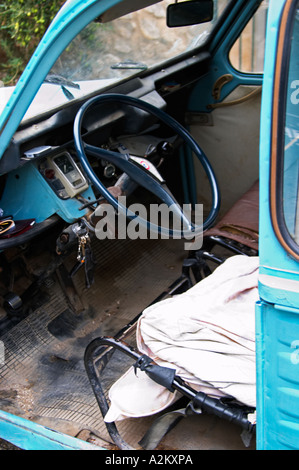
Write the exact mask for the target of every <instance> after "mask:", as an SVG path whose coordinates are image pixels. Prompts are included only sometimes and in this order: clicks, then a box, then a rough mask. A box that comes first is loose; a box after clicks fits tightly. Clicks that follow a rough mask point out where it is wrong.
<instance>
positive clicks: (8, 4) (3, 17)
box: [0, 0, 65, 84]
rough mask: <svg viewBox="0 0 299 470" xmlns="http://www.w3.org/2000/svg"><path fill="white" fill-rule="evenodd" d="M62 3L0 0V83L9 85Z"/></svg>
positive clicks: (58, 0)
mask: <svg viewBox="0 0 299 470" xmlns="http://www.w3.org/2000/svg"><path fill="white" fill-rule="evenodd" d="M64 2H65V0H0V80H2V81H3V82H4V83H5V84H13V83H14V81H15V80H16V79H17V78H18V77H19V76H20V74H21V72H22V71H23V69H24V66H25V65H26V63H27V62H28V60H29V58H30V57H31V55H32V53H33V51H34V49H35V48H36V46H37V45H38V43H39V41H40V39H41V38H42V36H43V34H44V33H45V31H46V29H47V28H48V26H49V24H50V23H51V21H52V19H53V18H54V16H55V15H56V13H57V12H58V10H59V9H60V8H61V6H62V5H63V3H64Z"/></svg>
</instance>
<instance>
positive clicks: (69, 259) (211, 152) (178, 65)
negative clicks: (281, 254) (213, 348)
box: [0, 1, 267, 450]
mask: <svg viewBox="0 0 299 470" xmlns="http://www.w3.org/2000/svg"><path fill="white" fill-rule="evenodd" d="M123 3H124V4H126V2H123ZM131 3H134V2H131ZM135 3H136V2H135ZM137 3H138V2H137ZM143 3H144V8H145V11H146V14H154V15H156V17H157V18H159V21H160V19H161V9H160V8H162V6H161V3H164V1H163V2H146V1H145V2H143ZM166 3H167V5H168V4H169V3H170V2H169V1H167V2H166ZM186 3H188V2H186ZM195 3H196V2H195ZM197 3H200V2H197ZM206 3H207V4H209V5H210V6H211V2H206ZM212 3H213V2H212ZM215 3H220V7H219V8H220V9H221V11H220V12H219V17H218V19H217V21H216V23H215V25H214V27H213V28H212V30H211V31H212V32H211V33H210V34H208V35H207V39H205V35H203V36H204V37H203V38H201V41H202V42H199V44H195V45H193V48H192V49H191V48H190V49H187V51H185V52H182V53H179V54H178V55H176V56H175V57H172V58H166V59H165V58H163V59H162V61H161V62H160V63H158V64H154V65H150V66H144V67H142V64H143V63H144V62H145V61H146V60H145V57H140V56H139V58H138V63H137V59H136V57H133V58H132V59H131V58H130V60H127V61H125V60H124V58H123V57H125V55H124V56H121V55H120V56H118V57H116V54H114V55H113V54H112V53H110V52H109V53H110V55H111V56H112V57H110V60H111V62H110V64H111V63H113V64H114V65H115V64H116V65H115V68H114V69H112V68H111V66H109V70H110V72H111V70H112V72H111V73H117V74H119V75H115V76H117V80H116V79H115V76H114V75H113V78H111V76H110V77H107V76H104V78H105V80H104V82H105V83H103V85H101V87H102V88H100V85H99V84H96V83H95V84H94V85H92V86H94V90H93V91H88V93H87V94H86V95H84V94H82V96H80V97H78V98H75V99H74V95H75V97H76V96H77V95H76V93H79V91H80V90H79V89H78V87H77V86H76V83H79V81H78V79H77V77H76V76H75V75H71V74H70V75H69V76H67V74H66V72H67V66H66V65H65V64H64V63H63V57H60V59H59V60H58V61H57V63H56V64H55V66H54V67H52V70H51V75H50V74H49V76H48V80H47V81H46V82H47V83H45V84H44V85H46V86H47V87H50V88H48V90H57V93H58V92H59V93H62V94H63V100H64V102H63V104H58V106H57V107H56V108H55V109H54V110H53V109H51V110H46V111H43V112H39V113H38V114H37V115H34V114H30V113H29V114H27V115H26V116H25V117H24V119H23V121H22V122H21V124H20V126H19V128H18V130H17V131H16V133H15V135H14V138H13V140H12V141H11V143H10V145H9V147H8V148H7V150H6V151H5V153H4V155H3V158H2V159H1V161H0V170H1V177H0V192H1V198H0V208H1V220H0V222H1V232H0V250H1V252H0V295H1V298H2V302H1V309H0V340H1V341H3V342H4V344H5V363H4V364H3V365H0V371H1V372H0V375H1V384H0V405H1V409H3V410H5V411H8V412H10V413H13V414H16V415H18V416H21V417H25V418H26V419H29V420H32V421H34V422H36V423H39V424H42V425H45V426H47V427H49V428H51V429H55V430H58V431H61V432H64V433H66V434H69V435H71V436H75V437H78V438H79V439H83V440H87V441H88V442H93V443H95V444H96V445H99V446H100V447H103V448H105V449H136V448H137V449H144V448H145V449H155V448H159V449H165V450H167V449H178V448H182V449H187V450H188V449H242V450H243V449H252V448H254V445H255V442H254V427H255V426H254V411H255V406H254V404H244V403H240V402H239V401H238V400H236V399H234V397H233V396H232V395H231V393H227V395H226V394H225V393H224V394H221V396H214V395H213V396H211V395H210V394H209V393H205V392H204V391H198V389H197V388H196V387H193V385H192V384H191V382H188V380H184V379H183V378H182V377H180V376H179V374H175V369H173V368H171V367H169V364H170V362H171V361H170V360H168V361H167V360H166V359H165V360H164V359H161V361H160V363H159V360H155V359H154V357H152V356H151V354H149V353H150V352H151V351H150V348H148V350H147V349H146V346H144V350H143V351H142V352H141V351H140V349H138V346H140V341H141V340H140V337H138V334H139V335H141V332H140V328H141V322H142V319H143V318H145V317H144V316H143V312H148V311H153V312H154V313H155V312H156V310H155V308H159V306H160V305H161V306H162V307H161V308H164V305H167V303H166V304H165V302H169V301H170V300H175V299H178V301H180V299H182V297H181V296H182V295H183V296H186V295H189V294H188V292H189V289H191V292H198V295H204V294H202V293H200V292H201V291H199V290H198V291H194V290H193V291H192V289H195V288H196V286H199V285H201V283H202V282H204V283H205V284H203V286H205V285H208V284H207V282H210V283H212V282H213V279H215V281H214V282H216V284H215V286H214V288H215V292H217V290H216V289H217V288H219V292H220V291H221V287H220V286H221V282H222V281H219V278H217V273H221V272H223V273H225V267H226V266H230V265H229V264H227V262H228V263H229V262H232V260H237V261H238V262H240V263H241V264H240V265H242V263H244V260H247V261H248V263H249V264H246V268H244V269H245V271H244V273H243V272H242V273H243V274H242V273H241V274H240V273H239V271H238V268H232V270H233V271H234V274H235V276H236V278H237V283H238V282H239V281H238V276H239V275H240V276H241V277H242V279H243V280H244V282H245V279H248V282H249V280H250V283H251V282H253V281H252V277H251V275H252V273H253V272H255V267H254V262H255V261H256V260H257V259H258V246H259V239H258V226H259V125H260V118H259V115H260V107H261V90H262V70H259V69H258V67H256V66H255V65H253V60H256V58H255V57H254V59H253V56H254V53H253V51H256V53H257V54H260V53H261V52H260V49H261V48H260V47H259V48H258V44H260V42H261V41H260V39H258V40H257V41H256V43H252V55H251V61H252V63H251V64H250V67H251V68H250V70H247V69H246V70H245V71H244V70H243V68H242V67H243V66H244V67H245V65H244V63H245V59H243V63H242V64H241V65H240V64H236V63H234V64H232V60H233V59H232V55H231V54H232V51H234V50H235V49H234V48H237V47H238V54H237V57H238V60H240V50H241V46H240V40H241V39H240V38H241V37H242V33H243V32H244V30H246V28H250V27H251V26H250V25H251V23H250V20H251V21H252V18H253V17H254V18H255V21H256V23H255V24H260V25H261V29H263V28H262V25H264V24H265V18H266V13H267V9H266V4H267V2H259V1H257V2H250V3H251V5H250V7H249V6H248V7H246V5H245V6H244V5H243V6H242V8H240V10H239V11H237V10H236V11H234V8H231V7H232V6H233V7H235V4H236V3H238V2H234V1H233V2H229V1H226V2H214V4H215ZM243 3H246V2H243ZM232 4H233V5H232ZM179 5H180V3H174V4H173V6H176V7H178V6H179ZM123 8H124V9H125V10H126V6H124V7H123ZM153 8H157V10H153ZM148 9H149V10H148ZM214 9H215V5H214ZM231 10H232V11H233V13H234V14H232V13H231ZM132 11H133V9H132ZM142 11H143V10H142V9H139V6H138V7H136V12H134V13H131V12H127V11H124V12H122V11H120V10H119V9H117V8H116V7H115V9H114V8H111V9H110V10H108V11H107V12H106V13H105V15H104V18H101V19H100V22H99V25H100V26H102V27H103V33H102V34H107V37H108V35H109V33H110V32H111V31H112V27H111V31H110V29H109V25H110V23H109V22H110V21H112V22H114V21H115V22H117V21H119V20H120V21H126V20H127V16H126V15H127V13H130V14H129V23H130V22H131V24H133V23H134V21H137V20H135V19H134V20H133V18H135V17H133V16H132V15H134V14H136V15H139V17H138V18H139V20H140V15H141V13H142ZM175 13H176V12H175V10H173V12H172V14H173V15H175ZM208 13H209V14H211V12H206V14H208ZM201 14H202V11H201ZM214 14H215V10H214ZM179 17H181V16H180V15H179ZM172 18H176V17H175V16H173V17H172ZM237 18H238V20H239V21H236V19H237ZM145 19H146V18H145ZM145 19H144V21H145ZM98 20H99V19H98ZM167 21H168V25H167ZM171 21H174V19H172V20H171V19H170V17H169V18H168V20H166V17H165V14H164V16H163V22H164V23H165V27H166V28H168V31H169V34H175V35H177V37H179V34H180V26H176V27H174V26H170V24H169V22H171ZM176 21H177V20H176ZM184 21H186V20H184ZM97 24H98V23H97ZM94 25H95V23H93V25H92V27H93V28H94V27H95V26H94ZM201 26H202V25H201ZM121 27H122V28H125V27H126V28H127V31H130V30H129V27H128V23H122V25H121ZM192 27H193V26H190V25H189V29H190V28H192ZM186 28H187V27H186ZM152 30H153V33H152V34H153V35H154V26H152ZM120 31H121V29H119V30H117V34H119V32H120ZM173 32H174V33H173ZM263 32H264V29H263ZM196 34H197V33H196ZM129 35H130V34H127V36H129ZM86 37H87V34H86ZM90 37H91V36H88V38H89V39H88V40H90ZM171 40H172V39H171ZM238 41H239V42H238ZM110 44H111V43H109V41H108V39H107V47H108V48H109V47H110ZM123 49H124V50H125V46H123ZM99 52H101V51H99ZM72 60H73V59H71V60H70V62H69V64H68V66H69V67H70V64H71V62H72ZM140 63H141V64H140ZM239 66H240V67H239ZM62 71H63V72H64V76H65V77H66V80H65V81H63V80H62V78H61V77H60V76H61V75H62ZM110 72H109V73H110ZM59 77H60V78H59ZM44 85H43V86H44ZM99 90H100V91H99ZM78 96H79V95H78ZM36 104H38V105H39V106H40V105H41V101H40V102H38V103H36ZM151 165H152V166H151ZM124 198H125V200H126V203H127V206H126V207H127V208H128V207H131V208H133V207H134V204H137V205H138V204H142V205H143V206H144V207H147V208H148V207H150V205H151V204H160V203H161V202H162V203H164V204H166V205H167V206H168V207H170V206H171V207H172V208H173V210H174V216H179V217H180V216H182V207H183V206H184V204H188V206H190V207H191V208H192V212H191V216H190V217H189V216H188V217H187V216H186V218H184V217H185V216H184V214H183V223H185V224H186V226H187V231H188V230H189V231H190V230H191V231H192V230H195V229H196V228H198V227H199V226H200V227H199V229H201V236H202V240H201V244H200V246H199V247H198V246H197V244H196V243H195V242H196V238H194V239H193V238H192V239H191V242H190V243H188V250H186V249H185V243H186V238H185V239H184V238H183V237H175V236H164V237H163V235H161V233H160V232H161V224H160V222H158V223H157V226H156V227H152V225H151V221H150V222H149V221H148V220H146V218H143V216H142V217H141V219H142V220H141V219H138V221H137V222H136V221H135V223H134V216H135V214H133V215H132V213H128V212H127V208H126V207H124V205H123V204H122V201H123V200H124ZM106 204H108V205H109V207H112V208H113V215H114V216H116V215H117V216H119V214H123V218H124V219H122V220H125V221H126V223H125V225H126V227H127V229H128V228H129V227H131V228H132V229H133V233H134V234H135V238H134V237H131V239H129V238H128V237H125V236H123V235H122V233H120V231H118V230H117V228H116V226H115V225H114V226H113V227H112V231H109V227H108V225H109V224H107V219H105V215H103V211H102V212H101V209H103V208H106V209H107V206H106ZM198 204H201V205H202V207H203V213H202V224H203V225H201V224H200V223H198V222H197V221H195V222H194V219H192V217H193V216H194V213H195V208H196V206H197V205H198ZM147 215H148V213H147ZM103 217H104V221H103ZM142 224H143V225H142ZM99 227H101V229H102V230H104V235H103V234H102V236H101V234H100V232H99ZM142 227H146V228H145V230H146V231H145V232H144V230H143V229H142ZM155 228H156V232H155V230H154V229H155ZM142 230H143V231H142ZM202 231H203V233H202ZM154 232H155V235H153V233H154ZM157 232H158V233H157ZM140 233H143V234H145V233H146V235H145V236H143V237H138V234H139V235H140ZM188 233H189V232H188ZM151 235H152V236H151ZM188 240H190V239H188ZM192 243H193V244H194V246H195V249H193V248H192ZM247 261H246V263H247ZM232 266H233V265H232ZM247 266H249V267H248V272H247ZM221 269H222V270H223V271H221ZM240 269H241V268H240ZM219 270H220V271H219ZM231 272H232V271H231ZM215 273H216V277H215V278H213V277H212V276H213V275H214V274H215ZM247 274H248V276H249V277H248V278H247V277H246V276H247ZM218 276H219V274H218ZM228 278H229V277H228ZM228 278H226V279H228ZM223 282H224V281H223ZM251 289H252V290H254V289H255V284H252V285H251V284H250V285H249V287H244V292H246V293H247V292H248V291H250V292H251ZM236 292H237V291H236ZM254 292H255V290H254ZM238 294H239V293H238ZM241 294H242V295H243V291H241ZM236 295H237V294H236ZM250 295H251V294H250ZM216 297H217V294H215V299H212V302H213V301H214V300H216ZM219 297H220V294H219ZM242 298H243V297H242ZM183 299H189V297H183ZM200 299H201V297H200V298H199V300H198V303H197V305H198V312H199V313H198V314H199V316H200V312H202V310H201V307H200V306H201V305H202V306H203V305H204V302H203V300H202V301H201V300H200ZM188 301H189V300H188ZM188 301H187V300H184V302H187V303H186V305H188ZM250 301H251V302H252V298H251V297H250ZM201 302H202V304H201ZM225 302H226V301H225ZM170 305H172V304H170ZM251 305H252V304H251ZM186 311H187V307H186ZM190 311H191V310H190ZM146 318H148V317H146ZM144 321H146V320H144ZM244 321H245V320H244ZM154 323H155V321H154ZM157 323H159V322H157ZM170 323H171V320H170ZM245 325H246V324H245ZM166 329H167V328H166ZM136 334H137V337H136ZM209 334H210V332H209ZM224 336H226V335H225V334H223V336H222V337H224ZM138 338H139V340H138ZM205 340H206V341H207V342H209V336H208V337H207V338H206V339H205ZM138 341H139V343H138ZM248 341H249V340H248ZM232 342H234V343H235V344H236V343H237V341H235V338H234V340H232ZM220 343H221V341H220ZM230 345H231V343H230ZM228 347H229V346H228ZM246 347H247V346H246ZM250 348H251V346H250V347H249V350H250V351H251V349H250ZM144 351H148V353H146V352H144ZM157 354H158V353H157ZM152 355H153V356H154V355H155V353H153V352H152ZM232 356H233V354H232ZM245 356H246V358H247V355H246V354H245ZM155 358H156V359H158V356H157V355H156V356H155ZM251 360H252V359H251V352H250V361H251ZM203 361H204V359H203ZM164 362H165V363H164ZM127 370H131V371H132V376H135V377H137V376H138V374H141V373H144V374H146V376H147V377H148V379H146V380H152V381H153V382H154V383H156V384H158V387H159V390H160V387H163V388H165V389H166V391H167V400H168V399H169V400H170V403H169V402H168V401H167V407H166V405H165V406H163V407H162V408H163V410H161V409H159V410H158V412H157V413H155V414H154V415H153V414H147V413H145V415H142V413H141V414H140V415H138V416H136V417H135V416H128V417H126V418H125V419H122V420H120V421H119V422H115V421H113V419H112V420H111V421H109V422H108V421H107V420H106V421H105V416H106V415H107V413H108V410H109V407H110V405H111V400H112V399H111V395H109V390H110V388H111V386H112V384H115V383H116V382H117V381H118V380H120V379H121V377H122V376H123V374H126V371H127ZM183 376H184V374H183ZM137 382H138V380H137ZM140 386H141V385H140ZM252 386H253V387H254V384H252ZM132 387H133V385H132ZM216 388H217V386H215V389H216ZM119 393H120V394H121V395H122V393H124V392H122V391H120V392H119ZM130 393H132V394H133V392H132V388H130V390H129V394H130ZM136 393H137V392H136ZM139 393H140V394H139V396H140V400H141V404H142V405H144V406H145V408H146V403H145V401H146V397H145V396H144V395H142V392H141V391H140V392H139ZM174 393H175V394H176V400H175V401H172V398H169V394H170V396H171V397H173V395H174ZM116 399H117V397H116ZM168 405H169V406H168ZM165 410H166V413H165ZM141 415H142V416H141Z"/></svg>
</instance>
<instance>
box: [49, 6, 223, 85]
mask: <svg viewBox="0 0 299 470" xmlns="http://www.w3.org/2000/svg"><path fill="white" fill-rule="evenodd" d="M170 3H173V0H164V1H162V2H160V3H158V4H155V5H152V6H149V7H147V8H144V9H142V10H139V11H136V12H134V13H131V14H129V15H126V16H124V17H122V18H118V19H116V20H113V21H111V22H110V23H106V24H98V23H92V24H90V25H89V26H88V27H87V28H85V29H84V30H83V31H82V32H81V34H80V35H79V36H77V38H75V40H74V41H73V42H72V43H71V45H70V46H69V47H68V48H67V50H66V51H65V52H64V53H63V54H62V55H61V57H60V58H59V60H58V61H57V63H56V64H55V66H54V67H53V69H52V72H53V73H56V74H59V75H62V76H64V77H66V78H68V79H71V80H76V81H80V80H97V79H111V80H114V81H117V80H119V79H122V78H124V77H128V76H130V75H132V74H135V73H136V71H142V70H145V69H147V68H149V67H152V66H154V65H158V64H160V63H161V62H163V61H165V60H167V59H170V58H173V57H175V56H177V55H179V54H181V53H183V52H185V51H187V50H189V49H193V48H194V47H196V46H199V45H201V44H202V43H204V41H205V40H206V39H207V37H208V35H209V33H210V31H211V29H212V26H213V25H214V23H215V22H216V21H217V19H218V18H219V15H220V14H221V13H222V11H223V9H224V8H225V6H226V5H227V4H228V3H229V0H220V1H218V2H215V7H214V18H213V21H212V22H207V23H203V24H200V25H192V26H187V27H179V28H169V27H167V26H166V8H167V6H168V5H169V4H170Z"/></svg>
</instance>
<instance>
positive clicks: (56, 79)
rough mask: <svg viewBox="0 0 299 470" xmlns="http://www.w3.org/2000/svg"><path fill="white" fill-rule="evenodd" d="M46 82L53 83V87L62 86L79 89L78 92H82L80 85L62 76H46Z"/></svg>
mask: <svg viewBox="0 0 299 470" xmlns="http://www.w3.org/2000/svg"><path fill="white" fill-rule="evenodd" d="M44 82H45V83H52V84H53V85H61V86H67V87H70V88H77V90H80V85H78V83H75V82H73V81H72V80H68V79H67V78H64V77H63V76H62V75H56V74H49V75H47V76H46V78H45V80H44Z"/></svg>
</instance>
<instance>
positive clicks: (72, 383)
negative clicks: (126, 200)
mask: <svg viewBox="0 0 299 470" xmlns="http://www.w3.org/2000/svg"><path fill="white" fill-rule="evenodd" d="M93 249H94V254H95V258H96V271H95V282H94V284H93V286H92V287H91V288H90V289H86V287H85V279H84V273H83V270H82V271H79V272H78V273H77V275H76V276H75V277H74V278H73V282H74V285H75V289H76V296H77V300H78V301H79V303H78V302H77V304H76V305H77V309H74V308H73V307H74V303H73V302H72V300H73V299H71V301H70V297H69V296H66V295H65V294H66V292H65V289H63V288H62V286H61V283H60V282H59V277H57V276H56V275H54V276H52V278H51V279H50V281H51V282H49V280H48V282H46V283H45V284H44V285H42V286H41V290H42V291H43V292H44V293H46V294H47V295H45V296H44V299H45V301H44V303H42V305H40V306H37V308H35V309H34V310H33V311H32V312H31V313H30V314H29V315H28V316H27V317H26V318H25V319H24V320H22V322H20V323H19V324H17V325H16V326H14V327H13V328H12V329H11V330H10V331H9V332H7V333H5V334H4V335H2V337H0V339H1V341H2V342H3V343H4V350H5V361H4V364H3V365H1V366H0V407H1V409H3V410H5V411H8V412H10V413H13V414H16V415H18V416H22V417H24V418H27V419H30V420H33V421H35V422H37V423H41V424H44V425H46V426H48V427H50V428H52V429H56V430H57V431H62V432H65V433H67V434H70V435H72V436H77V435H80V433H82V431H84V430H89V431H91V432H92V433H93V434H94V435H96V436H100V437H101V438H102V439H103V441H104V442H105V441H107V442H111V439H110V438H109V436H108V434H107V431H106V427H105V424H104V422H103V418H102V416H101V413H100V410H99V407H98V405H97V403H96V400H95V397H94V395H93V392H92V389H91V386H90V383H89V380H88V378H87V375H86V372H85V368H84V363H83V357H84V351H85V348H86V346H87V345H88V344H89V343H90V341H92V339H94V338H96V337H98V336H101V335H111V336H112V335H114V334H116V333H117V332H118V331H119V330H120V329H121V328H122V327H123V326H124V325H125V324H127V323H128V322H129V321H130V320H132V319H133V318H134V317H135V316H136V315H137V314H138V313H139V312H140V311H142V310H143V309H144V308H145V307H146V306H147V305H148V304H149V303H151V302H152V301H153V300H154V298H155V297H157V296H158V295H159V294H160V293H161V292H162V291H164V290H165V289H166V288H167V287H168V286H169V285H170V284H171V282H173V281H174V280H175V279H176V278H177V277H179V275H180V273H181V266H182V261H183V259H184V257H185V256H186V252H184V250H183V244H182V242H181V241H178V240H172V241H171V240H159V241H158V240H134V241H131V240H104V241H101V242H99V241H98V240H96V241H95V242H94V243H93ZM74 258H75V255H72V256H70V257H69V258H68V259H67V260H66V262H65V264H64V269H66V270H67V271H70V269H71V268H72V266H73V264H74V262H75V259H74ZM78 305H79V308H78ZM80 305H81V307H82V308H81V307H80ZM124 367H126V366H125V365H124ZM119 371H120V372H121V373H122V372H124V371H125V370H123V367H122V366H121V367H120V368H118V372H119ZM111 378H112V379H113V374H112V377H111ZM145 424H146V423H145ZM126 426H127V427H131V429H133V430H134V433H135V432H136V436H138V437H139V438H140V437H142V432H143V431H141V432H139V429H138V426H139V424H137V423H136V421H134V423H131V424H130V423H126ZM142 426H144V423H143V424H142Z"/></svg>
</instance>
